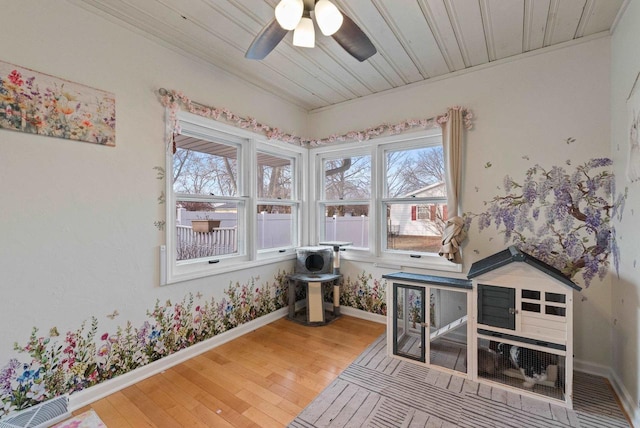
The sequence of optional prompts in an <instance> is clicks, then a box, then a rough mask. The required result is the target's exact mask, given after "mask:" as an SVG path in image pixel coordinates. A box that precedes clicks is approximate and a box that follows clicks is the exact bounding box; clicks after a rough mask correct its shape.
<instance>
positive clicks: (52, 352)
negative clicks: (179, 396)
mask: <svg viewBox="0 0 640 428" xmlns="http://www.w3.org/2000/svg"><path fill="white" fill-rule="evenodd" d="M258 280H259V278H251V280H250V281H249V282H248V283H246V284H240V283H235V284H230V285H229V286H228V287H227V288H226V289H225V290H224V296H225V297H223V298H222V299H221V300H216V299H214V298H211V299H208V300H205V301H202V302H201V301H200V300H201V299H202V298H203V296H202V294H201V293H199V292H198V293H197V294H196V295H195V296H194V295H193V294H188V295H187V296H185V297H184V298H183V299H182V301H180V302H179V303H172V302H171V301H167V302H165V303H161V302H159V301H156V304H155V305H154V307H153V309H152V310H149V311H147V316H148V317H149V320H148V321H145V322H144V323H143V325H142V326H140V327H134V326H133V325H132V324H131V322H129V321H128V322H126V324H125V325H124V326H119V327H117V330H116V331H115V332H101V331H99V322H98V320H97V318H95V317H92V318H91V320H90V322H89V325H87V321H84V322H83V323H82V324H81V325H80V327H79V328H78V329H77V330H76V331H68V332H66V334H64V336H62V335H60V333H59V332H58V329H57V328H56V327H52V328H51V329H50V330H49V332H48V334H45V335H39V334H38V331H39V330H38V328H36V327H34V328H33V330H32V333H31V336H30V338H29V339H28V341H27V343H26V345H19V344H17V343H16V344H15V345H14V348H15V350H16V351H17V352H18V353H19V354H23V355H25V357H26V358H24V359H23V361H20V360H19V359H17V358H13V359H11V360H10V361H9V362H8V363H7V364H5V365H4V367H2V368H1V369H0V417H1V416H3V415H7V414H9V413H11V412H14V411H18V410H21V409H24V408H27V407H30V406H32V405H35V404H37V403H40V402H43V401H46V400H48V399H50V398H53V397H55V396H58V395H61V394H65V393H72V392H74V391H80V390H82V389H85V388H87V387H90V386H93V385H96V384H98V383H100V382H103V381H106V380H108V379H112V378H114V377H116V376H118V375H121V374H124V373H127V372H129V371H131V370H134V369H136V368H138V367H142V366H144V365H146V364H148V363H150V362H152V361H156V360H158V359H160V358H162V357H165V356H167V355H170V354H173V353H174V352H177V351H179V350H181V349H184V348H187V347H189V346H191V345H193V344H195V343H198V342H201V341H203V340H206V339H209V338H211V337H214V336H216V335H218V334H220V333H222V332H225V331H227V330H230V329H232V328H234V327H237V326H239V325H241V324H244V323H246V322H248V321H251V320H254V319H256V318H258V317H261V316H263V315H267V314H269V313H271V312H273V311H276V310H278V309H280V308H283V307H284V306H286V304H287V280H286V273H285V272H280V271H279V272H278V273H277V274H276V275H275V277H274V280H273V281H272V282H266V283H264V284H262V285H258V284H257V283H256V282H257V281H258ZM112 315H113V316H108V317H109V318H110V319H113V318H115V317H116V316H117V315H118V313H117V310H115V311H114V312H113V314H112Z"/></svg>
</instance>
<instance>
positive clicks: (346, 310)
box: [340, 306, 387, 324]
mask: <svg viewBox="0 0 640 428" xmlns="http://www.w3.org/2000/svg"><path fill="white" fill-rule="evenodd" d="M340 313H341V314H342V315H349V316H351V317H355V318H362V319H363V320H368V321H373V322H377V323H379V324H386V323H387V317H386V315H379V314H374V313H371V312H367V311H363V310H361V309H356V308H352V307H351V306H340Z"/></svg>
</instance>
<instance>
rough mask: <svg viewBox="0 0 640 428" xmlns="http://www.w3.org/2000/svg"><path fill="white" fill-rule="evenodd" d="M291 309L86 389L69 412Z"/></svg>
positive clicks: (76, 395) (73, 400) (73, 397)
mask: <svg viewBox="0 0 640 428" xmlns="http://www.w3.org/2000/svg"><path fill="white" fill-rule="evenodd" d="M288 310H289V309H288V308H286V307H285V308H282V309H278V310H277V311H274V312H271V313H270V314H268V315H264V316H262V317H260V318H257V319H255V320H253V321H249V322H247V323H244V324H242V325H240V326H238V327H235V328H233V329H231V330H228V331H225V332H224V333H220V334H218V335H217V336H214V337H212V338H210V339H207V340H204V341H202V342H199V343H196V344H195V345H192V346H190V347H188V348H186V349H182V350H180V351H178V352H176V353H174V354H171V355H168V356H166V357H164V358H161V359H159V360H157V361H154V362H152V363H149V364H147V365H146V366H142V367H139V368H137V369H135V370H132V371H130V372H128V373H125V374H123V375H121V376H118V377H115V378H113V379H109V380H107V381H105V382H102V383H99V384H97V385H94V386H92V387H90V388H86V389H83V390H82V391H78V392H75V393H73V394H71V395H70V396H69V410H71V411H72V412H73V411H75V410H77V409H79V408H81V407H84V406H86V405H88V404H91V403H93V402H94V401H97V400H99V399H101V398H104V397H106V396H107V395H110V394H113V393H114V392H117V391H120V390H121V389H124V388H126V387H128V386H131V385H133V384H135V383H137V382H140V381H142V380H144V379H146V378H148V377H150V376H153V375H155V374H158V373H160V372H162V371H164V370H166V369H168V368H170V367H173V366H175V365H177V364H180V363H181V362H183V361H186V360H188V359H190V358H193V357H195V356H196V355H199V354H202V353H203V352H206V351H208V350H210V349H213V348H215V347H217V346H220V345H222V344H224V343H227V342H229V341H231V340H233V339H236V338H238V337H240V336H242V335H244V334H247V333H250V332H251V331H253V330H255V329H257V328H259V327H262V326H265V325H267V324H269V323H271V322H273V321H275V320H277V319H279V318H283V317H285V316H286V315H287V313H288Z"/></svg>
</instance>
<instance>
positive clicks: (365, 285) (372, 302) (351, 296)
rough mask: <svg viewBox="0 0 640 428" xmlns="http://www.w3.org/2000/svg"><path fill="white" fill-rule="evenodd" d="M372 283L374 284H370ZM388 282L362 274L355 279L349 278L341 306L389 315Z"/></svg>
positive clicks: (342, 289)
mask: <svg viewBox="0 0 640 428" xmlns="http://www.w3.org/2000/svg"><path fill="white" fill-rule="evenodd" d="M369 281H372V282H373V284H369ZM386 290H387V281H385V280H383V281H382V282H380V280H378V279H374V278H373V276H372V275H371V274H368V273H366V272H362V273H361V274H360V275H358V276H357V277H356V278H355V279H351V277H349V276H347V277H346V278H345V279H344V282H343V284H342V288H341V292H340V304H341V305H345V306H350V307H352V308H356V309H360V310H362V311H365V312H371V313H374V314H378V315H387V300H386V299H387V298H386Z"/></svg>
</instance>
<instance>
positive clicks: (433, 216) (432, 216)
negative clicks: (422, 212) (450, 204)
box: [429, 204, 436, 221]
mask: <svg viewBox="0 0 640 428" xmlns="http://www.w3.org/2000/svg"><path fill="white" fill-rule="evenodd" d="M429 220H431V221H435V220H436V205H435V204H433V205H429Z"/></svg>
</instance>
